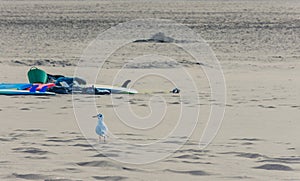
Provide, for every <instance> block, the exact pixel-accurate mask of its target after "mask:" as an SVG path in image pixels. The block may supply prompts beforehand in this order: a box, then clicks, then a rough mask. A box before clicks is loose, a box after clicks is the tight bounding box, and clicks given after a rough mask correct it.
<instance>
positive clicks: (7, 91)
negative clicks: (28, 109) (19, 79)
mask: <svg viewBox="0 0 300 181" xmlns="http://www.w3.org/2000/svg"><path fill="white" fill-rule="evenodd" d="M0 95H36V96H42V95H43V96H54V95H55V93H53V92H40V91H35V92H31V91H30V90H16V89H0Z"/></svg>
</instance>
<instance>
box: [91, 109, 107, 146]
mask: <svg viewBox="0 0 300 181" xmlns="http://www.w3.org/2000/svg"><path fill="white" fill-rule="evenodd" d="M93 117H94V118H95V117H97V118H98V124H97V126H96V133H97V135H99V142H101V137H103V140H104V142H106V137H107V130H108V129H107V126H106V125H105V123H104V121H103V118H104V116H103V115H102V114H98V115H97V116H93Z"/></svg>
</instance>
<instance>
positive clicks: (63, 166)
mask: <svg viewBox="0 0 300 181" xmlns="http://www.w3.org/2000/svg"><path fill="white" fill-rule="evenodd" d="M299 12H300V3H299V2H298V1H296V0H295V1H285V2H283V1H272V2H271V1H242V0H240V1H238V0H236V1H234V0H232V1H231V0H229V1H164V2H161V1H133V0H128V1H113V2H112V1H50V0H48V1H47V0H45V1H1V5H0V14H1V15H0V22H1V23H0V37H1V38H0V52H1V56H0V66H1V74H0V82H27V78H26V72H27V70H28V69H29V68H30V67H31V66H32V65H36V66H39V67H40V68H42V69H44V70H46V71H47V72H49V73H56V74H64V75H69V76H72V75H73V74H74V70H75V68H76V65H77V62H78V60H79V58H80V56H81V54H82V52H83V51H84V49H85V48H86V47H87V46H88V44H89V43H90V42H91V41H92V40H93V39H94V38H96V37H97V35H98V34H99V33H101V32H102V31H104V30H105V29H107V28H109V27H111V26H113V25H116V24H118V23H121V22H125V21H127V20H132V19H136V18H167V19H172V20H176V21H178V22H179V23H183V24H184V25H187V26H188V27H190V28H192V29H193V30H194V31H196V32H197V33H199V34H200V35H201V36H202V37H203V38H204V39H205V40H207V42H208V43H209V45H210V46H211V48H212V49H213V51H214V52H215V53H216V56H217V57H218V59H219V61H220V63H221V65H222V68H223V71H224V76H225V79H226V88H227V93H226V95H227V103H226V112H225V117H224V120H223V124H222V127H221V129H220V131H219V132H218V135H217V137H216V138H215V139H214V141H213V142H212V143H211V144H210V145H209V146H208V147H207V148H206V149H205V150H200V149H199V148H198V143H199V139H200V136H201V133H202V131H203V128H204V127H205V125H206V122H207V119H208V117H209V110H210V107H211V105H212V104H213V103H214V100H211V99H210V94H209V92H210V88H209V84H208V81H207V79H206V77H205V75H204V73H203V71H202V68H203V67H202V66H203V65H201V64H200V65H198V64H192V63H191V62H190V61H183V60H186V59H187V60H190V57H186V56H185V54H182V53H181V52H179V51H178V50H176V49H175V48H174V47H172V46H170V45H169V44H160V43H153V42H152V43H144V44H140V45H141V46H137V45H136V44H132V46H129V48H128V47H127V48H128V49H126V48H125V49H122V50H120V51H119V52H117V53H116V54H115V55H114V56H112V58H111V59H112V60H114V61H116V62H118V60H120V59H121V58H120V57H122V56H124V55H128V56H130V57H134V56H138V55H139V53H138V52H143V51H145V50H146V49H147V51H148V50H149V49H151V50H152V51H153V50H155V49H160V50H161V49H162V48H165V49H163V50H164V51H163V52H165V53H166V54H172V55H173V56H174V57H177V58H178V60H179V61H182V63H183V65H184V67H186V68H187V70H188V71H189V72H191V73H192V74H193V76H195V77H198V82H197V87H198V89H199V92H198V95H199V99H200V107H201V109H200V118H199V124H198V125H197V127H196V129H195V132H194V133H193V135H192V136H191V137H190V138H189V141H188V142H187V143H186V144H185V145H184V146H183V147H182V148H180V149H179V150H177V151H176V152H174V153H173V154H171V155H170V156H168V157H167V158H165V159H162V160H160V161H157V162H154V163H151V164H144V165H134V164H126V163H120V162H118V161H115V160H114V159H118V157H119V156H120V155H122V151H123V150H122V146H120V149H119V150H115V149H112V150H110V154H109V155H106V156H108V157H105V155H103V154H101V152H99V151H97V150H95V149H93V147H91V145H89V144H88V142H87V141H86V139H85V138H84V137H83V135H82V133H81V132H80V129H79V127H78V124H77V121H76V118H75V116H74V110H73V100H72V96H71V95H57V96H54V97H32V96H28V97H27V96H1V98H0V100H1V103H0V115H1V119H0V120H1V127H0V142H1V150H0V180H24V179H27V180H201V179H202V180H300V179H299V178H300V151H299V149H300V143H299V136H300V135H299V130H300V124H299V119H300V114H299V112H300V104H299V102H300V100H299V99H300V95H299V92H300V84H299V77H300V64H299V58H300V55H299V52H300V51H299V46H298V44H299V36H300V30H299V26H300V22H299V18H300V14H299ZM133 49H137V50H136V51H134V52H133ZM105 66H106V67H105V69H104V70H103V72H101V75H100V78H99V79H98V80H97V83H109V82H110V81H111V77H112V75H114V74H115V73H116V71H117V70H118V69H117V67H116V64H114V63H111V62H110V63H108V64H106V65H105ZM161 68H163V69H162V70H163V71H166V72H168V73H169V74H170V75H172V77H174V78H175V79H176V76H177V75H176V73H175V74H174V70H176V69H177V67H172V68H168V67H166V66H165V64H161V63H159V62H155V63H154V64H151V65H148V66H145V67H143V68H137V69H135V70H136V71H139V72H147V71H148V72H151V71H153V70H154V69H155V70H156V69H161ZM130 70H132V69H128V71H130ZM124 79H125V78H124ZM134 88H136V89H137V90H139V91H140V92H141V94H137V95H134V96H130V99H129V100H126V99H125V98H126V97H127V96H126V95H115V96H113V97H110V96H98V97H97V98H96V106H97V109H98V110H99V111H101V112H102V113H103V114H104V115H105V120H107V121H106V123H107V125H108V127H109V128H110V130H111V131H112V132H113V133H114V134H115V135H118V136H119V138H120V139H122V140H124V141H125V142H130V143H151V142H152V141H153V140H158V139H159V138H161V137H163V136H165V134H167V133H168V132H169V131H170V129H171V128H172V127H174V122H172V120H173V119H174V120H176V118H177V117H178V110H179V108H180V100H179V97H178V96H177V95H172V94H169V93H167V91H168V90H170V89H171V88H173V87H172V85H171V84H170V83H166V82H165V81H164V80H161V79H159V78H157V77H156V78H145V79H143V80H141V81H140V82H139V84H135V85H134ZM183 91H184V90H183ZM151 95H156V96H161V97H163V98H165V100H166V105H167V107H168V112H167V114H166V117H165V120H164V122H162V123H161V124H160V125H159V126H157V127H155V129H153V130H147V131H143V130H135V129H131V128H128V127H126V126H124V125H123V124H121V123H120V121H119V120H118V119H117V117H116V115H115V114H114V112H113V108H114V107H122V106H123V104H117V105H113V104H112V103H111V99H116V100H123V99H124V101H125V100H126V101H127V102H129V103H130V105H131V106H132V109H133V110H134V111H135V112H136V113H137V114H138V115H139V116H145V115H147V114H149V107H148V100H149V97H150V96H151ZM82 99H83V100H91V99H93V97H92V96H82ZM127 102H126V103H127ZM187 104H188V105H189V106H191V107H196V106H199V105H195V104H191V103H187ZM88 121H91V122H92V121H95V122H96V120H93V119H92V118H91V119H90V120H88ZM95 138H96V135H95ZM113 144H114V142H113V141H110V140H109V141H108V143H105V144H103V145H100V147H101V146H104V147H105V148H107V149H110V148H114V147H113ZM168 144H176V142H172V143H165V145H168ZM124 149H125V146H124ZM126 151H128V148H127V149H126ZM158 151H160V150H158ZM133 152H134V150H132V152H128V154H129V155H130V154H132V153H133Z"/></svg>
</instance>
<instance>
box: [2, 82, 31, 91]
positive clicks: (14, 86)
mask: <svg viewBox="0 0 300 181" xmlns="http://www.w3.org/2000/svg"><path fill="white" fill-rule="evenodd" d="M31 86H32V84H28V83H1V84H0V89H17V90H24V89H27V88H30V87H31Z"/></svg>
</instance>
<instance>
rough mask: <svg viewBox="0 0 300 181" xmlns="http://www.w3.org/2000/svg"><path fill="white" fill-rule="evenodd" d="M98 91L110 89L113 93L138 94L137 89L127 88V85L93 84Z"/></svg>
mask: <svg viewBox="0 0 300 181" xmlns="http://www.w3.org/2000/svg"><path fill="white" fill-rule="evenodd" d="M92 86H94V87H95V89H96V90H98V91H103V90H108V91H110V93H111V94H136V93H138V91H137V90H135V89H131V88H126V87H116V86H110V85H92Z"/></svg>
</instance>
